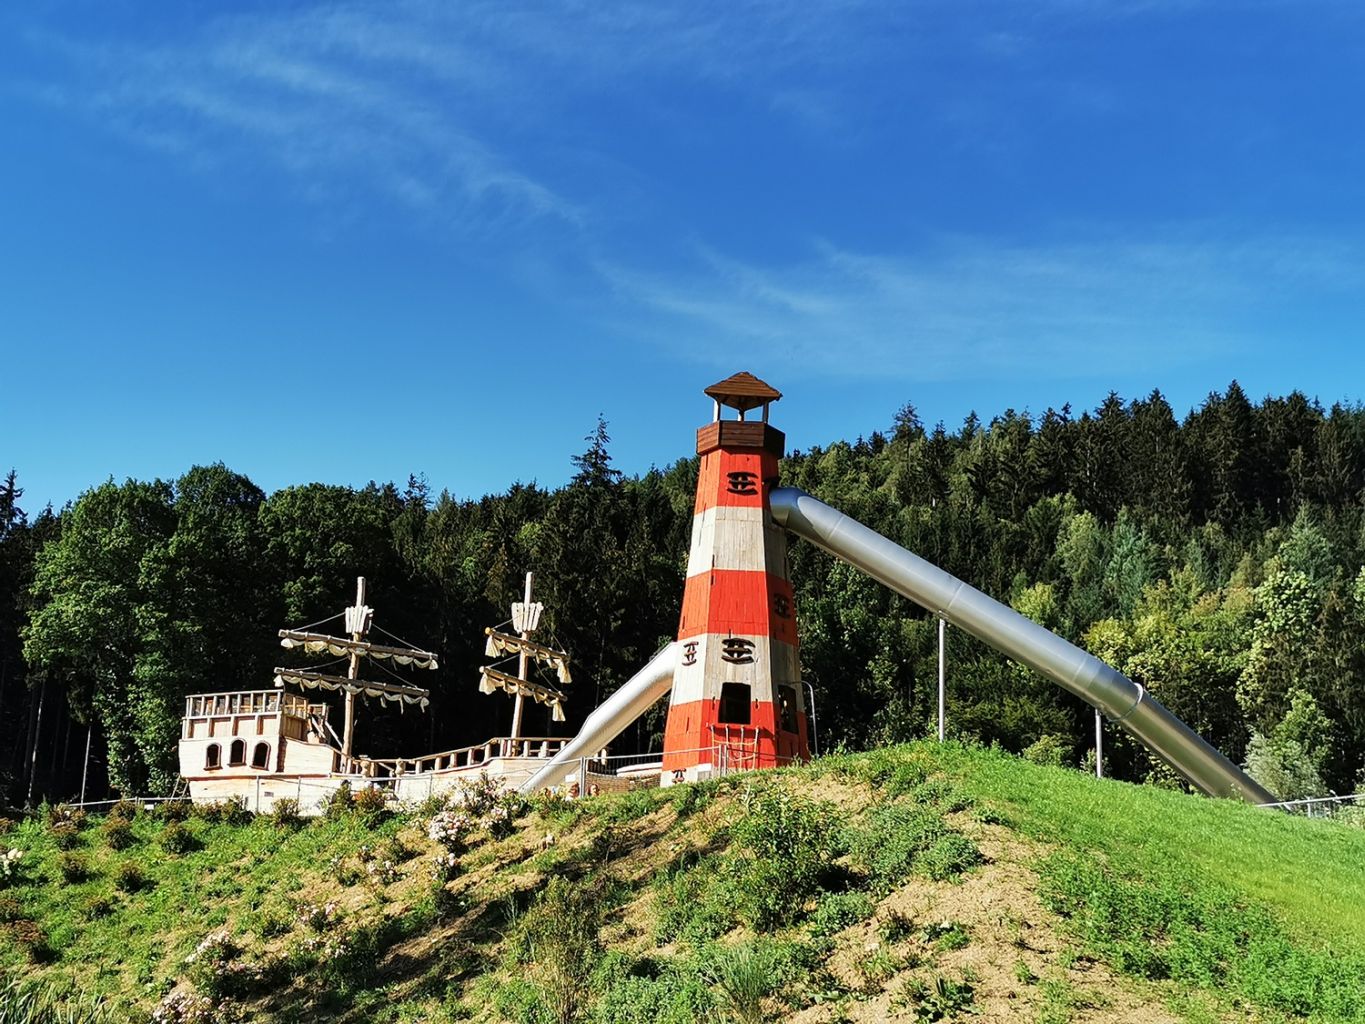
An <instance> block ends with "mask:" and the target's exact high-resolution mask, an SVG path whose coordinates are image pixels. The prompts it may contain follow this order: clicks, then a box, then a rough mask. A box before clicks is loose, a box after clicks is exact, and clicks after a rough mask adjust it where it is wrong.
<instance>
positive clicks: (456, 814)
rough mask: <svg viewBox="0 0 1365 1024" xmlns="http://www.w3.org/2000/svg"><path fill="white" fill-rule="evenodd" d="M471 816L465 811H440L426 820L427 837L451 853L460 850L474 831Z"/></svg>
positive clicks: (473, 822)
mask: <svg viewBox="0 0 1365 1024" xmlns="http://www.w3.org/2000/svg"><path fill="white" fill-rule="evenodd" d="M474 827H475V821H474V818H473V816H471V815H470V814H468V813H466V812H465V811H458V810H451V811H441V812H440V813H439V814H437V815H435V816H434V817H433V818H432V819H431V820H430V821H429V822H427V837H428V838H429V839H431V841H432V842H434V843H440V844H441V845H442V846H444V847H445V848H446V850H447V851H449V852H451V853H459V852H461V851H462V850H463V849H464V848H465V846H466V845H467V844H468V842H469V835H470V833H471V832H473V831H474Z"/></svg>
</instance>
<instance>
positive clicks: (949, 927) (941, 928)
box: [922, 921, 972, 950]
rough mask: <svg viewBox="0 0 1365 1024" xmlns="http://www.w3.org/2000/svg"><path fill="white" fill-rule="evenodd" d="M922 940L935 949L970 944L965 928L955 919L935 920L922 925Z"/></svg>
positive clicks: (956, 947) (946, 948) (953, 947)
mask: <svg viewBox="0 0 1365 1024" xmlns="http://www.w3.org/2000/svg"><path fill="white" fill-rule="evenodd" d="M922 934H923V937H924V941H925V942H927V943H929V944H930V945H932V946H934V947H935V948H936V949H943V950H949V949H962V948H963V947H965V946H968V945H970V944H971V941H972V940H971V937H970V936H969V935H968V934H967V930H966V929H965V928H963V927H962V925H960V924H958V923H957V922H956V921H936V922H934V923H933V924H927V925H925V926H924V931H923V933H922Z"/></svg>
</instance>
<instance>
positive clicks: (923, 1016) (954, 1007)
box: [891, 975, 974, 1024]
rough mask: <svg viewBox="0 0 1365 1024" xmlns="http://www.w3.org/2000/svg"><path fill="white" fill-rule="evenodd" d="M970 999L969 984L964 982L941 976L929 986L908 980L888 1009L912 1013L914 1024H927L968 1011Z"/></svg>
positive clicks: (971, 997)
mask: <svg viewBox="0 0 1365 1024" xmlns="http://www.w3.org/2000/svg"><path fill="white" fill-rule="evenodd" d="M973 998H974V993H973V989H972V984H971V982H970V981H968V980H967V979H966V978H963V979H962V981H949V980H948V979H947V978H944V977H942V976H941V975H940V976H938V977H935V978H934V982H933V984H932V985H928V984H925V983H924V982H923V981H921V980H920V979H918V978H911V979H910V980H909V981H907V982H906V983H905V986H904V988H902V989H901V990H900V992H898V993H897V994H896V997H895V998H894V999H892V1001H891V1005H892V1007H893V1008H894V1009H897V1010H913V1011H914V1014H915V1024H930V1022H932V1021H936V1020H947V1019H948V1018H950V1017H956V1016H957V1015H958V1014H959V1013H962V1012H963V1011H966V1010H970V1009H971V1006H972V1001H973Z"/></svg>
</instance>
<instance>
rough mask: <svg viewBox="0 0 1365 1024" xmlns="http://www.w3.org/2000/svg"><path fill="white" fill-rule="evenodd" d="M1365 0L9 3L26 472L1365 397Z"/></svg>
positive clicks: (3, 83) (6, 230)
mask: <svg viewBox="0 0 1365 1024" xmlns="http://www.w3.org/2000/svg"><path fill="white" fill-rule="evenodd" d="M1363 106H1365V5H1361V4H1359V3H1357V2H1354V0H1350V2H1347V0H1342V2H1325V0H1293V2H1290V0H1286V2H1274V0H1260V2H1257V0H1239V2H1236V3H1222V2H1210V3H1199V2H1196V0H1146V2H1130V3H1119V2H1111V0H1035V2H1031V3H1025V2H1022V0H1001V2H978V0H901V2H897V3H885V4H884V3H877V2H867V3H861V2H857V0H797V2H786V0H754V2H748V0H724V2H717V3H706V2H691V3H681V4H676V5H674V4H670V3H666V2H663V0H641V2H637V3H617V2H612V0H595V2H592V3H582V2H579V0H560V2H556V0H546V2H544V3H535V4H521V3H517V2H515V0H499V2H478V3H461V2H458V0H439V2H436V0H433V2H425V0H417V2H403V0H384V2H375V3H365V2H355V3H333V4H309V3H294V4H289V3H284V2H281V0H272V2H262V3H238V4H235V5H234V4H228V3H207V2H197V3H190V2H187V3H182V4H150V3H133V2H127V0H100V2H85V3H76V2H51V0H48V2H44V0H34V2H30V3H24V4H13V5H7V6H6V7H5V8H4V10H3V11H0V123H2V124H3V125H4V155H5V158H4V159H3V161H0V239H2V240H3V244H0V377H2V379H3V385H2V386H0V464H2V466H0V468H4V469H7V468H8V467H9V466H11V465H12V466H14V467H15V468H16V469H17V470H18V472H19V480H20V483H21V485H23V486H24V487H25V488H26V489H27V492H28V495H27V498H26V499H25V504H26V506H27V507H29V508H30V509H34V508H36V507H38V506H40V505H41V504H42V503H44V502H46V501H49V500H51V501H54V502H56V503H58V504H60V503H61V502H62V501H64V500H66V499H68V498H71V497H73V496H74V495H75V494H77V493H78V492H79V491H80V490H82V489H83V488H85V487H87V486H89V485H91V484H93V483H96V482H98V481H100V480H103V479H105V478H107V477H109V476H111V475H112V476H113V477H115V478H117V479H122V478H123V477H126V476H137V477H143V478H150V477H155V476H162V477H173V476H175V475H177V474H179V473H180V472H182V471H183V470H184V469H186V468H187V467H188V466H190V465H192V464H194V463H196V462H210V461H217V460H222V461H225V462H226V463H227V464H228V465H229V466H231V467H233V468H235V469H237V470H239V471H241V472H244V473H247V474H248V475H250V476H251V477H252V478H253V479H254V480H256V481H257V482H258V483H259V484H261V485H262V486H263V487H265V488H266V489H267V490H273V489H275V488H277V487H281V486H284V485H287V484H289V483H296V482H303V481H306V480H313V479H318V480H324V481H329V482H339V483H363V482H365V481H367V480H369V479H379V480H386V479H396V480H399V481H400V482H401V481H402V480H405V479H406V477H407V475H408V474H409V473H410V472H411V473H425V474H426V475H427V477H428V479H429V481H430V483H431V485H432V486H433V488H435V489H437V490H439V489H441V488H443V487H447V488H449V489H451V490H452V491H453V492H454V493H456V494H457V495H461V496H474V495H479V494H482V493H484V492H486V491H496V490H501V489H503V488H505V487H506V486H507V485H508V484H509V483H510V482H512V481H513V480H516V479H521V480H532V479H535V480H539V481H540V482H541V483H542V484H545V485H549V486H553V485H557V484H559V483H561V482H563V480H564V479H566V478H567V476H568V475H569V473H570V472H571V467H570V463H569V458H570V456H571V455H572V454H574V453H576V452H578V451H581V450H582V449H583V447H584V442H583V437H584V435H585V434H587V433H588V432H589V431H590V430H591V429H592V427H593V424H594V423H595V420H596V417H597V415H598V413H599V412H600V413H602V414H603V415H604V416H605V417H606V418H607V420H608V421H609V423H610V431H611V434H612V436H613V439H614V443H613V454H614V456H615V459H616V462H617V464H618V466H620V467H621V468H623V469H625V470H627V471H628V472H638V471H642V470H644V469H646V468H648V467H649V466H650V465H651V464H659V465H663V464H667V463H669V462H671V461H672V460H673V459H675V458H677V457H678V456H681V455H686V454H688V453H689V451H690V450H691V447H692V431H693V428H694V427H696V426H697V425H699V424H700V423H701V422H703V421H704V420H705V419H706V418H707V417H708V416H709V413H710V409H709V403H708V402H707V401H706V400H705V399H704V398H702V396H701V394H700V391H701V389H702V388H703V387H705V386H706V385H707V384H710V383H711V382H712V381H714V380H716V379H719V378H720V377H723V376H725V375H728V374H729V373H731V372H733V371H735V370H739V369H748V370H751V371H752V372H754V373H757V374H758V375H759V376H761V377H763V378H765V379H767V380H769V381H770V382H771V383H773V384H774V385H776V386H777V387H778V388H780V389H782V390H783V391H784V392H786V395H787V397H786V398H785V399H784V400H783V402H782V403H780V405H779V406H777V407H776V409H775V410H774V422H775V423H777V424H778V425H779V426H781V427H783V428H784V429H786V431H787V433H788V437H789V445H791V446H796V447H808V446H810V445H813V444H825V443H828V442H830V441H832V440H835V439H839V438H849V439H852V438H854V437H856V436H858V435H859V434H867V433H870V432H871V431H873V430H876V429H879V428H881V429H884V428H886V427H888V426H889V425H890V424H891V422H892V418H893V416H894V414H895V412H896V410H897V408H899V407H900V405H901V404H902V403H904V402H906V401H913V402H914V403H915V404H916V405H917V406H918V407H919V409H920V410H921V413H922V414H923V416H924V418H925V419H926V420H927V421H929V422H933V421H935V420H937V419H943V420H945V421H946V422H947V423H948V424H949V425H950V426H952V425H956V424H957V423H960V421H961V420H962V418H963V417H964V416H965V415H966V414H967V412H968V411H969V410H972V409H975V410H977V411H978V412H979V413H981V414H982V415H983V416H985V417H987V418H988V417H989V416H990V415H992V414H994V413H998V412H1000V411H1003V410H1004V409H1005V408H1007V407H1014V408H1028V409H1030V410H1032V411H1034V412H1041V411H1042V410H1043V409H1045V408H1046V407H1047V406H1048V405H1057V406H1060V405H1061V404H1062V403H1064V402H1071V403H1072V404H1073V406H1075V407H1076V408H1077V409H1079V408H1083V407H1088V406H1094V405H1096V404H1098V402H1099V401H1100V400H1101V399H1102V398H1103V397H1104V395H1105V394H1106V393H1107V392H1108V391H1109V390H1110V389H1115V390H1117V391H1118V392H1119V393H1120V394H1121V395H1123V396H1124V397H1134V396H1137V395H1141V394H1145V393H1146V392H1147V391H1149V390H1150V389H1151V388H1153V387H1160V388H1161V389H1162V390H1163V391H1164V392H1165V393H1166V394H1167V396H1168V397H1169V398H1170V399H1171V401H1172V404H1173V405H1175V406H1176V408H1177V411H1178V412H1184V411H1185V410H1187V409H1188V408H1190V406H1191V405H1194V404H1197V403H1198V402H1199V401H1201V400H1202V398H1203V397H1204V396H1205V395H1206V394H1207V393H1208V392H1209V391H1211V390H1213V389H1216V388H1217V389H1221V388H1222V387H1224V386H1225V385H1226V384H1227V383H1228V382H1229V381H1230V380H1232V379H1233V378H1237V379H1238V380H1240V381H1241V382H1242V384H1243V385H1244V387H1245V388H1246V389H1247V391H1248V392H1249V393H1250V394H1251V395H1252V396H1253V398H1255V397H1259V396H1261V395H1264V394H1266V393H1271V392H1273V393H1282V392H1286V391H1289V390H1291V389H1294V388H1300V389H1302V390H1305V391H1307V392H1308V393H1309V394H1311V395H1316V396H1318V397H1320V398H1321V399H1322V400H1323V401H1324V403H1328V404H1330V403H1331V402H1332V401H1335V400H1339V399H1349V400H1355V399H1358V398H1360V397H1361V396H1362V387H1361V383H1360V382H1361V379H1362V377H1361V374H1362V370H1365V356H1363V355H1362V354H1361V353H1362V351H1363V350H1365V331H1363V330H1362V328H1363V327H1365V289H1363V288H1362V283H1363V282H1365V234H1363V233H1362V228H1365V131H1362V128H1361V110H1362V107H1363Z"/></svg>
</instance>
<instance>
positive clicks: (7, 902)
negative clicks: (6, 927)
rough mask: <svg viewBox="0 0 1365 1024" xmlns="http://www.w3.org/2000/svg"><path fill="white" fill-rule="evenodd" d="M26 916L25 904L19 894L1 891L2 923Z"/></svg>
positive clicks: (0, 910)
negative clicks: (12, 894)
mask: <svg viewBox="0 0 1365 1024" xmlns="http://www.w3.org/2000/svg"><path fill="white" fill-rule="evenodd" d="M23 916H24V905H23V904H22V903H20V902H19V898H18V897H17V896H11V895H10V894H9V893H7V892H3V893H0V924H8V923H9V922H11V921H17V920H19V919H20V918H21V917H23Z"/></svg>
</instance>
